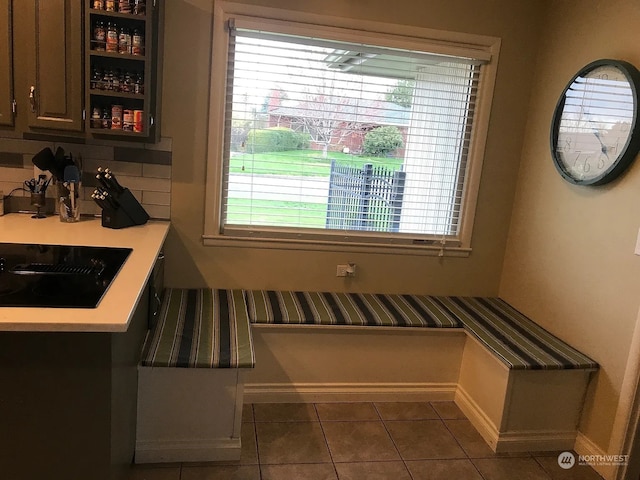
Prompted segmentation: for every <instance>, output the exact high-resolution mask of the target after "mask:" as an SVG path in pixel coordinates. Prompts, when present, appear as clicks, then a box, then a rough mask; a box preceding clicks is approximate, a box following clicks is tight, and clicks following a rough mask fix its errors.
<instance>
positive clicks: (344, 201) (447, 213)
mask: <svg viewBox="0 0 640 480" xmlns="http://www.w3.org/2000/svg"><path fill="white" fill-rule="evenodd" d="M236 8H241V7H238V6H236V5H234V4H225V3H223V4H222V6H221V10H222V11H221V12H220V13H221V15H216V18H217V19H218V25H217V28H216V30H215V31H216V32H217V38H215V39H214V57H213V58H214V71H218V70H216V69H215V65H216V59H217V60H218V63H217V64H218V65H222V62H221V61H220V57H222V56H224V58H225V63H224V66H225V73H226V75H225V76H224V79H225V81H224V82H220V81H218V82H215V81H212V92H211V93H212V115H213V114H214V112H216V111H217V112H218V113H219V114H221V115H222V116H223V118H224V122H215V121H212V122H211V123H212V124H217V125H224V128H223V129H222V131H212V132H210V135H211V138H210V149H209V157H210V158H209V175H208V191H207V193H208V201H207V214H208V215H207V217H208V218H207V221H206V225H205V242H209V243H213V242H215V241H219V240H221V239H226V240H230V239H243V240H246V239H256V240H259V241H272V242H284V243H285V244H287V243H289V244H291V243H296V242H304V243H305V244H306V245H308V244H309V242H312V243H316V244H318V245H322V244H325V245H329V244H330V245H334V246H335V245H336V242H339V243H340V244H344V245H349V244H351V245H355V244H357V245H368V246H372V247H375V246H376V245H385V246H388V245H394V246H398V247H399V248H414V249H415V248H423V249H429V248H431V249H434V248H435V249H439V251H440V253H442V250H443V248H445V247H446V248H448V249H453V250H456V249H458V250H468V248H469V246H470V238H471V225H472V223H473V215H474V210H475V199H476V196H477V190H478V182H479V175H480V169H481V165H482V156H483V150H484V141H485V139H484V137H485V131H486V124H487V121H488V110H489V105H490V99H491V93H492V88H493V81H494V76H495V62H496V54H497V45H499V42H497V41H496V39H492V38H484V37H483V38H480V40H481V42H480V43H478V44H475V45H474V44H472V43H471V44H470V43H467V42H455V41H446V39H438V41H437V42H436V41H434V39H433V38H428V37H427V38H420V37H415V36H410V37H402V36H398V35H392V34H386V35H376V34H373V33H371V32H366V31H363V32H354V31H352V30H346V29H341V28H336V27H335V26H333V25H330V24H329V23H330V22H329V21H327V23H328V25H326V26H318V25H313V26H311V25H305V24H302V23H299V22H295V21H281V20H279V21H277V20H269V19H267V18H260V17H253V16H246V15H244V14H243V13H238V12H234V11H233V10H234V9H236ZM429 33H430V34H432V33H433V32H429ZM354 38H357V39H358V41H353V39H354ZM474 39H476V38H475V37H474ZM465 40H468V39H466V38H465ZM476 40H477V39H476ZM221 43H223V44H224V45H223V48H218V49H216V48H215V46H216V44H218V47H220V45H219V44H221ZM216 51H217V52H218V54H219V55H218V56H216V53H215V52H216ZM219 75H221V74H219ZM216 83H217V85H216ZM221 94H223V97H222V98H224V102H221V101H219V100H218V101H215V99H216V98H217V99H219V98H220V95H221ZM213 120H215V119H213ZM212 142H215V143H212ZM214 190H215V191H217V193H215V194H214Z"/></svg>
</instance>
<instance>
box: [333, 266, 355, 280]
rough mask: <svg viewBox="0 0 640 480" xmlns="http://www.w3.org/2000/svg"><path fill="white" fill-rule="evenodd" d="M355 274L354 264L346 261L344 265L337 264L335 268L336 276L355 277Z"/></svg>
mask: <svg viewBox="0 0 640 480" xmlns="http://www.w3.org/2000/svg"><path fill="white" fill-rule="evenodd" d="M355 276H356V264H355V263H347V264H345V265H338V266H337V268H336V277H355Z"/></svg>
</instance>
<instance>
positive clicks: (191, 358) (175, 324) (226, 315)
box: [141, 288, 255, 368]
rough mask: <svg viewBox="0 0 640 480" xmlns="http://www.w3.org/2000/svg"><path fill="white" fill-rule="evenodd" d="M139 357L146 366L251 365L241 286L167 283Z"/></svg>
mask: <svg viewBox="0 0 640 480" xmlns="http://www.w3.org/2000/svg"><path fill="white" fill-rule="evenodd" d="M141 363H142V365H143V366H145V367H180V368H252V367H253V366H254V365H255V357H254V351H253V343H252V339H251V331H250V328H249V318H248V317H247V313H246V307H245V302H244V298H243V295H242V291H240V290H216V289H213V290H212V289H179V288H172V289H171V288H170V289H167V290H166V291H165V295H164V299H163V301H162V306H161V308H160V316H159V319H158V322H157V324H156V325H155V327H154V328H153V330H152V331H151V332H149V335H148V336H147V340H146V343H145V345H144V348H143V352H142V362H141Z"/></svg>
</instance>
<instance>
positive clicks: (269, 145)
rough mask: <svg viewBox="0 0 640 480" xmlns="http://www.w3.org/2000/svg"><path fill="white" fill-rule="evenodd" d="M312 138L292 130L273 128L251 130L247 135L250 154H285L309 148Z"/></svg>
mask: <svg viewBox="0 0 640 480" xmlns="http://www.w3.org/2000/svg"><path fill="white" fill-rule="evenodd" d="M310 141H311V137H310V136H309V135H308V134H304V133H297V132H294V131H293V130H291V129H290V128H285V127H271V128H265V129H262V130H251V131H250V132H249V135H247V152H248V153H266V152H284V151H287V150H300V149H304V148H309V144H310Z"/></svg>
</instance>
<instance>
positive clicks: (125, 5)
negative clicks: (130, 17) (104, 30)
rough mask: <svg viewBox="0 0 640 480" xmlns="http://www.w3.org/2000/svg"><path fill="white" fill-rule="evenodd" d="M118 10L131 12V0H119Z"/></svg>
mask: <svg viewBox="0 0 640 480" xmlns="http://www.w3.org/2000/svg"><path fill="white" fill-rule="evenodd" d="M118 11H119V12H120V13H131V4H130V3H129V0H119V1H118Z"/></svg>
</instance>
